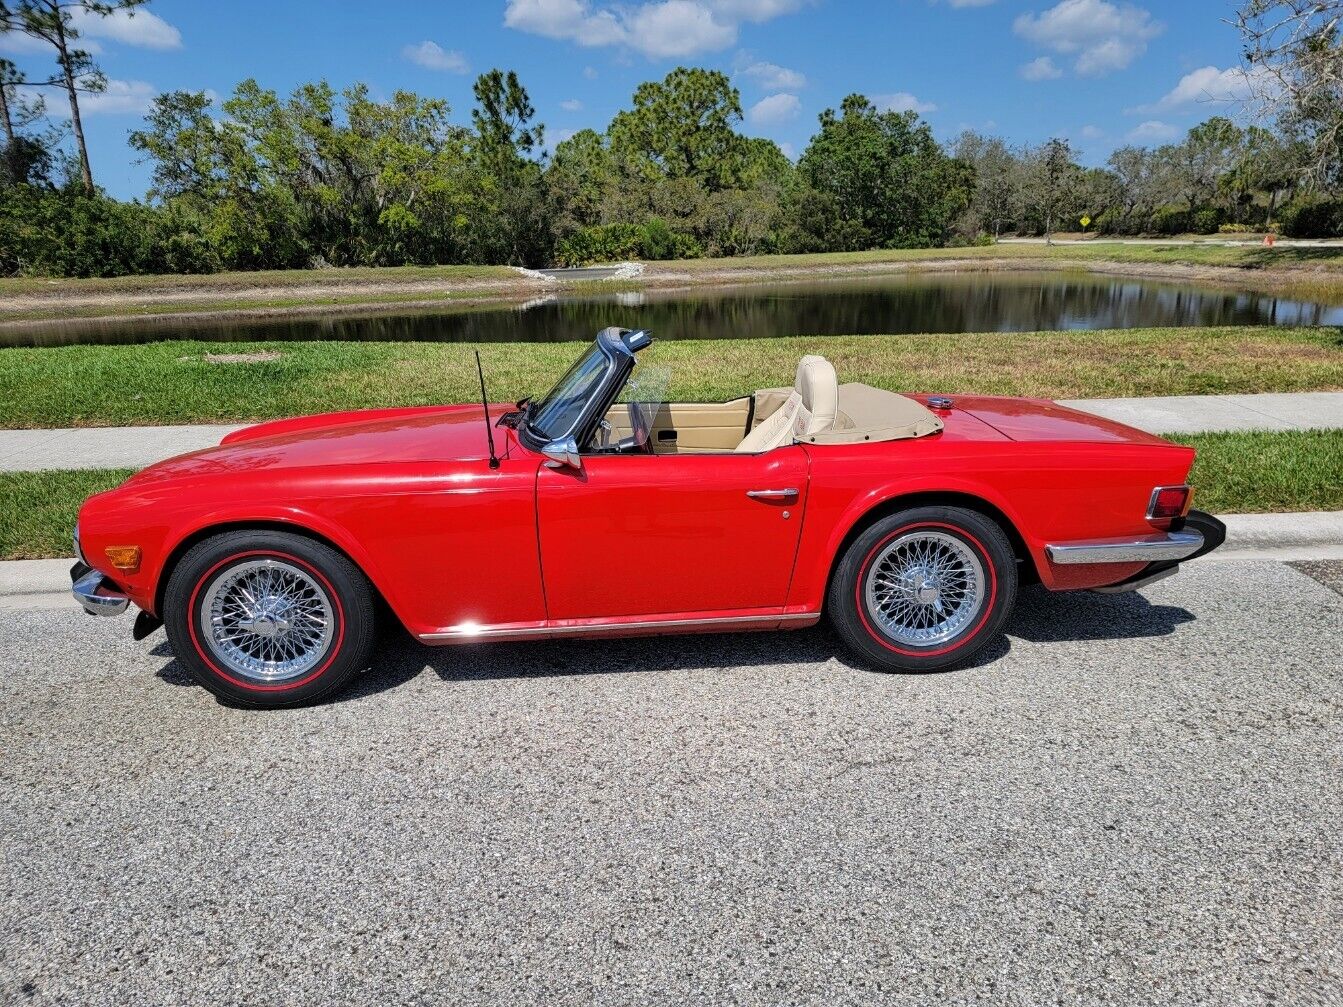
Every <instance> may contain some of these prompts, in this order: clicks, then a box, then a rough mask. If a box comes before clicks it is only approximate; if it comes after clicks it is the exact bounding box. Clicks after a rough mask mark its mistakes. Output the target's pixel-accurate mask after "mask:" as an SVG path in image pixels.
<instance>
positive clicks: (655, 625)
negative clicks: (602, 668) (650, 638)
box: [418, 612, 821, 641]
mask: <svg viewBox="0 0 1343 1007" xmlns="http://www.w3.org/2000/svg"><path fill="white" fill-rule="evenodd" d="M820 618H821V613H820V612H794V613H789V614H787V615H741V616H715V617H713V618H709V619H652V620H648V621H646V622H601V623H592V624H589V625H586V626H526V627H522V628H518V629H509V628H508V627H498V628H496V627H491V626H481V627H479V628H476V627H471V628H466V629H454V630H447V631H445V632H441V633H421V634H419V637H418V639H420V640H424V641H429V640H489V639H492V638H496V637H504V636H506V637H529V636H536V637H551V636H583V635H586V634H588V633H622V632H625V631H626V630H631V629H675V628H678V627H682V626H722V625H729V624H731V625H740V624H741V623H756V622H778V623H787V622H816V621H817V620H819V619H820Z"/></svg>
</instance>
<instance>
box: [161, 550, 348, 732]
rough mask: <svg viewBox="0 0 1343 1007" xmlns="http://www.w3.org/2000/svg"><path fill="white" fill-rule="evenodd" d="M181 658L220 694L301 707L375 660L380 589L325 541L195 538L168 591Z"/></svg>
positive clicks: (167, 610) (169, 622)
mask: <svg viewBox="0 0 1343 1007" xmlns="http://www.w3.org/2000/svg"><path fill="white" fill-rule="evenodd" d="M163 616H164V627H165V629H166V630H167V633H168V640H169V642H170V643H171V644H172V648H173V653H174V654H175V655H176V657H177V659H178V660H179V661H181V662H182V664H183V665H184V666H186V668H187V669H188V670H189V671H190V672H191V674H192V675H193V676H194V677H195V678H196V680H197V681H198V682H200V684H201V685H203V686H205V687H206V688H207V689H209V690H210V691H211V692H213V693H215V695H217V696H220V697H221V698H223V699H226V700H229V701H231V702H234V703H241V704H245V705H248V706H267V707H273V706H292V705H294V704H296V703H304V702H310V701H312V700H315V699H318V698H320V697H322V696H325V695H327V694H329V693H332V692H334V691H336V690H337V689H339V688H341V687H342V686H344V685H345V684H346V683H347V682H348V681H349V680H350V679H351V678H352V677H353V676H354V675H355V673H356V672H358V671H360V670H361V669H362V668H363V667H365V665H366V664H367V662H368V658H369V655H370V653H371V651H372V647H373V640H374V632H373V630H374V626H373V621H374V615H373V598H372V592H371V590H370V589H369V585H368V581H367V580H366V579H365V578H364V575H363V573H362V572H361V571H360V570H359V569H358V568H357V567H356V566H355V565H354V564H353V563H351V562H350V561H349V560H348V559H346V558H345V556H343V555H341V554H340V553H338V552H336V550H334V549H332V548H330V547H329V546H327V545H324V544H322V543H320V542H314V541H312V540H311V539H307V538H304V537H302V536H299V535H290V534H286V533H284V532H275V531H237V532H227V533H225V534H222V535H217V536H215V537H213V538H209V539H206V540H205V541H204V542H200V543H198V544H197V545H195V546H193V547H192V548H191V550H190V551H188V552H187V554H186V555H185V556H183V557H182V560H181V562H179V563H178V564H177V566H176V568H175V569H174V570H173V573H172V576H171V577H170V578H169V580H168V587H167V590H166V591H165V593H164V604H163Z"/></svg>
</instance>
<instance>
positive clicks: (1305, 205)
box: [1278, 199, 1343, 238]
mask: <svg viewBox="0 0 1343 1007" xmlns="http://www.w3.org/2000/svg"><path fill="white" fill-rule="evenodd" d="M1278 221H1279V226H1280V227H1281V228H1282V233H1283V234H1285V235H1287V236H1288V237H1292V238H1334V237H1337V236H1338V235H1339V234H1340V233H1343V202H1339V201H1336V200H1305V199H1301V200H1293V201H1292V202H1290V203H1288V204H1287V205H1286V206H1284V207H1283V208H1282V214H1281V216H1280V217H1279V218H1278Z"/></svg>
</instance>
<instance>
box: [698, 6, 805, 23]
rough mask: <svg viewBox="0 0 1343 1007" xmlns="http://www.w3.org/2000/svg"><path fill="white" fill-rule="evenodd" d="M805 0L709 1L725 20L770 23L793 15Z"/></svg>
mask: <svg viewBox="0 0 1343 1007" xmlns="http://www.w3.org/2000/svg"><path fill="white" fill-rule="evenodd" d="M802 3H803V0H709V6H710V7H712V8H713V10H714V12H715V13H716V14H718V15H720V16H721V17H723V18H724V19H725V20H730V21H754V22H756V23H757V24H758V23H760V22H763V21H770V20H773V19H774V18H776V17H778V16H779V15H781V14H791V13H793V11H795V10H797V9H798V8H799V7H801V6H802Z"/></svg>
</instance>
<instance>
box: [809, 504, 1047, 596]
mask: <svg viewBox="0 0 1343 1007" xmlns="http://www.w3.org/2000/svg"><path fill="white" fill-rule="evenodd" d="M915 507H960V508H962V509H963V510H969V511H974V512H975V513H977V514H980V515H982V516H983V517H986V518H988V519H989V520H990V521H992V522H994V524H996V525H998V527H999V528H1001V529H1002V530H1003V534H1004V535H1006V536H1007V541H1008V542H1009V543H1011V545H1012V555H1013V556H1015V557H1016V560H1017V576H1018V581H1019V582H1020V583H1022V584H1034V583H1037V582H1039V580H1040V572H1039V570H1038V569H1037V568H1036V565H1035V557H1034V556H1033V555H1031V551H1030V549H1029V548H1028V547H1027V545H1026V539H1025V537H1024V536H1023V535H1022V534H1021V532H1020V530H1018V528H1017V526H1016V524H1015V523H1014V522H1013V521H1012V519H1011V518H1010V517H1008V516H1007V514H1006V513H1004V512H1003V510H1002V508H1000V507H998V506H997V505H996V504H994V503H992V502H990V501H989V500H986V499H985V498H984V497H982V496H977V495H975V494H974V493H969V492H965V491H960V490H920V491H916V492H911V493H901V494H897V495H895V496H891V497H887V498H885V499H883V500H881V501H879V502H877V503H875V504H873V505H872V506H871V507H869V508H868V509H867V510H865V511H864V512H863V513H862V514H860V515H859V516H858V518H857V520H855V521H854V522H853V523H852V524H851V525H850V526H849V528H848V530H847V531H846V532H845V533H844V535H843V537H842V538H841V539H840V541H839V544H838V546H837V547H836V548H835V549H834V550H833V552H832V554H831V556H830V565H829V568H828V569H827V571H826V577H825V592H824V594H823V595H822V597H823V598H827V597H829V594H830V585H831V583H832V582H833V581H834V579H835V571H836V570H837V569H838V568H839V563H840V560H841V559H843V558H844V554H845V553H846V552H847V551H848V549H849V547H850V546H851V545H853V543H854V541H855V540H856V539H857V538H858V536H860V535H862V534H863V532H865V531H867V529H869V528H871V527H872V526H873V525H874V524H876V523H877V522H878V521H880V520H881V519H882V518H884V517H888V516H890V515H891V514H896V513H899V512H900V511H903V510H912V509H913V508H915Z"/></svg>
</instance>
